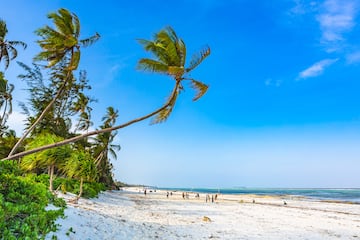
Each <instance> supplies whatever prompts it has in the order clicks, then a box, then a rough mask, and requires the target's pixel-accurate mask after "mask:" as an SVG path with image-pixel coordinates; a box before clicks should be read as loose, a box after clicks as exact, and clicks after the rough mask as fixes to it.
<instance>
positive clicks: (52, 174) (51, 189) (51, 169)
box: [48, 164, 55, 192]
mask: <svg viewBox="0 0 360 240" xmlns="http://www.w3.org/2000/svg"><path fill="white" fill-rule="evenodd" d="M54 169H55V164H51V165H50V166H49V168H48V172H49V176H50V178H49V190H50V192H53V191H54V190H53V189H54V187H53V181H54Z"/></svg>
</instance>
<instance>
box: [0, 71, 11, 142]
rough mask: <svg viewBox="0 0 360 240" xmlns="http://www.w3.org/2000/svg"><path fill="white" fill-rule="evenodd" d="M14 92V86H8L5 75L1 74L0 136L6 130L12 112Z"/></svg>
mask: <svg viewBox="0 0 360 240" xmlns="http://www.w3.org/2000/svg"><path fill="white" fill-rule="evenodd" d="M13 90H14V85H13V84H8V81H7V80H6V79H5V78H4V74H3V73H2V72H0V110H2V113H1V112H0V135H2V133H3V130H5V129H6V126H5V124H6V121H7V118H8V117H9V115H10V114H11V112H12V95H11V93H12V91H13Z"/></svg>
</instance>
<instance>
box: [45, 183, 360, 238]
mask: <svg viewBox="0 0 360 240" xmlns="http://www.w3.org/2000/svg"><path fill="white" fill-rule="evenodd" d="M141 190H142V189H137V188H127V189H124V190H123V191H108V192H103V193H101V194H100V195H99V197H98V198H95V199H80V200H79V203H78V204H71V203H68V208H67V209H66V210H65V214H66V216H67V217H66V218H65V219H60V220H58V223H59V224H61V225H62V226H61V227H60V228H59V230H58V231H57V232H56V233H55V235H57V237H58V239H61V240H62V239H74V240H75V239H79V240H80V239H81V240H86V239H91V240H95V239H312V240H313V239H354V240H356V239H360V205H359V204H349V203H336V202H323V201H312V200H309V199H305V198H295V197H291V196H282V197H270V196H255V195H219V196H218V199H217V201H216V202H215V203H212V202H211V201H210V202H205V194H200V198H195V194H192V193H191V194H190V196H189V199H183V198H182V193H181V192H173V195H169V197H168V198H167V196H166V191H160V190H158V191H156V192H150V191H148V192H147V194H146V196H145V195H144V193H143V192H142V191H141ZM139 191H140V192H139ZM60 196H62V197H64V198H65V199H66V200H69V199H70V198H71V197H72V196H70V195H60ZM253 200H255V203H253ZM284 201H285V202H286V205H285V204H284ZM53 234H54V233H51V234H49V235H48V239H51V236H52V235H53Z"/></svg>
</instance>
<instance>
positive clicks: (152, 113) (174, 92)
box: [1, 81, 180, 161]
mask: <svg viewBox="0 0 360 240" xmlns="http://www.w3.org/2000/svg"><path fill="white" fill-rule="evenodd" d="M179 86H180V81H176V84H175V86H174V89H173V91H172V93H171V95H170V98H169V100H168V101H167V102H166V103H165V104H164V105H163V106H162V107H160V108H158V109H157V110H155V111H153V112H151V113H149V114H147V115H145V116H142V117H139V118H136V119H133V120H130V121H128V122H126V123H124V124H121V125H118V126H114V127H110V128H104V129H100V130H95V131H92V132H88V133H84V134H82V135H79V136H76V137H73V138H69V139H66V140H64V141H61V142H57V143H52V144H49V145H45V146H42V147H39V148H34V149H31V150H28V151H24V152H21V153H17V154H14V155H12V156H8V157H6V158H4V159H2V160H1V161H4V160H12V159H16V158H19V157H23V156H26V155H29V154H32V153H36V152H40V151H43V150H46V149H50V148H54V147H60V146H63V145H66V144H69V143H73V142H76V141H79V140H81V139H83V138H86V137H89V136H93V135H97V134H101V133H106V132H112V131H115V130H118V129H121V128H125V127H127V126H130V125H132V124H134V123H137V122H140V121H143V120H145V119H148V118H150V117H152V116H155V115H156V114H158V113H159V112H161V111H162V110H164V109H165V108H167V107H168V106H170V105H171V104H172V101H173V100H174V99H175V98H176V96H177V93H178V89H179Z"/></svg>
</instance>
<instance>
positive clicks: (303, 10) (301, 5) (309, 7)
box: [290, 0, 318, 15]
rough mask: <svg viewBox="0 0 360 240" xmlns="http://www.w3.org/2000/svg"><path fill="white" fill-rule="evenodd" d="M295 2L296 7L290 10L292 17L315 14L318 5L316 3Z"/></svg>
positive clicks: (299, 0) (297, 0)
mask: <svg viewBox="0 0 360 240" xmlns="http://www.w3.org/2000/svg"><path fill="white" fill-rule="evenodd" d="M293 2H294V7H293V8H291V9H290V14H291V15H304V14H307V13H309V12H313V11H314V10H315V9H316V8H317V5H318V4H317V2H315V1H310V2H308V1H305V0H294V1H293Z"/></svg>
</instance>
